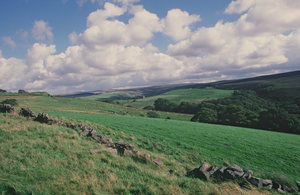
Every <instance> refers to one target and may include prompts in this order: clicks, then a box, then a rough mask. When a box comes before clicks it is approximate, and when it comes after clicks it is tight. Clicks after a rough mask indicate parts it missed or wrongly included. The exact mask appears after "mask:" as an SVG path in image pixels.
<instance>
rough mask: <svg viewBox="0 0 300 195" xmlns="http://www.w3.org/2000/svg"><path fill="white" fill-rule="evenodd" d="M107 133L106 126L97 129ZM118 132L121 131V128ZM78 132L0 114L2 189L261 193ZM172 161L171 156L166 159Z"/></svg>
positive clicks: (29, 191)
mask: <svg viewBox="0 0 300 195" xmlns="http://www.w3.org/2000/svg"><path fill="white" fill-rule="evenodd" d="M97 131H101V132H102V133H103V132H104V131H106V130H105V128H104V129H103V128H101V129H97ZM115 134H119V132H116V133H115ZM101 147H103V146H100V145H98V144H97V143H96V142H94V141H93V140H91V139H90V138H87V137H84V136H81V135H80V134H79V133H78V132H76V131H74V130H72V129H68V128H63V127H59V126H56V125H52V126H49V125H45V124H40V123H38V122H34V121H31V120H28V119H26V118H23V117H19V116H17V115H12V114H0V150H1V152H0V193H1V194H224V192H227V193H228V194H241V193H243V194H261V192H262V193H265V194H267V193H268V192H265V191H257V190H256V189H254V188H252V189H250V190H247V189H241V188H240V187H239V186H238V185H237V184H233V183H224V184H213V183H209V182H203V181H201V180H199V179H191V178H187V177H185V176H184V175H183V176H179V175H170V174H169V173H168V169H167V168H159V167H157V166H155V165H154V164H153V163H151V162H149V161H138V160H136V159H135V158H134V157H133V156H131V155H127V156H124V157H120V156H113V155H111V154H110V153H108V152H106V151H102V152H99V153H90V152H88V149H90V148H101ZM165 161H167V159H166V160H165Z"/></svg>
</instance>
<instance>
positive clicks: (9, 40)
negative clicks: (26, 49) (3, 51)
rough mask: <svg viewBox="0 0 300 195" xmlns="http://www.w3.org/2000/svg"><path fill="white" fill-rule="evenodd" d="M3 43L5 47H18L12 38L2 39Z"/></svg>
mask: <svg viewBox="0 0 300 195" xmlns="http://www.w3.org/2000/svg"><path fill="white" fill-rule="evenodd" d="M1 39H2V41H3V42H4V44H5V45H8V46H10V47H16V43H15V42H14V41H13V40H12V39H11V37H9V36H8V37H2V38H1Z"/></svg>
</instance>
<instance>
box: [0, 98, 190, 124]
mask: <svg viewBox="0 0 300 195" xmlns="http://www.w3.org/2000/svg"><path fill="white" fill-rule="evenodd" d="M5 99H16V100H17V101H18V103H19V107H21V106H23V107H30V108H31V109H32V110H34V111H36V112H49V111H58V112H75V113H93V114H110V115H127V116H141V117H147V113H148V111H146V110H142V109H135V108H128V107H123V106H120V105H113V104H108V103H105V102H100V101H93V100H84V99H76V98H61V97H50V96H28V95H26V96H20V95H19V96H0V102H1V101H3V100H5ZM157 113H158V115H159V117H160V118H167V117H169V118H170V119H176V120H185V121H189V120H190V119H191V118H192V115H187V114H178V113H168V112H157Z"/></svg>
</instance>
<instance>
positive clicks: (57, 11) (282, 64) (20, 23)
mask: <svg viewBox="0 0 300 195" xmlns="http://www.w3.org/2000/svg"><path fill="white" fill-rule="evenodd" d="M0 25H1V30H0V88H4V89H8V90H17V89H19V88H24V89H26V90H30V91H35V90H47V91H49V92H51V93H67V92H74V91H87V90H96V89H105V88H106V89H107V88H115V87H130V86H146V85H158V84H166V83H182V82H185V83H186V82H210V81H215V80H222V79H236V78H243V77H251V76H257V75H262V74H272V73H278V72H284V71H292V70H298V69H299V60H300V59H299V57H298V52H299V48H300V36H299V35H300V3H299V1H298V0H233V1H231V0H211V1H200V0H185V1H182V0H172V1H170V0H140V1H139V0H110V1H104V0H51V1H40V0H2V1H0Z"/></svg>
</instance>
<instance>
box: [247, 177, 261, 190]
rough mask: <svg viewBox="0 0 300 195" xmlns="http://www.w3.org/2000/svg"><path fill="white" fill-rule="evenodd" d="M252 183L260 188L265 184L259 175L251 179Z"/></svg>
mask: <svg viewBox="0 0 300 195" xmlns="http://www.w3.org/2000/svg"><path fill="white" fill-rule="evenodd" d="M249 181H250V183H251V184H252V185H254V186H256V187H258V188H261V187H262V186H263V183H262V179H261V178H258V177H252V178H251V179H250V180H249Z"/></svg>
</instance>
